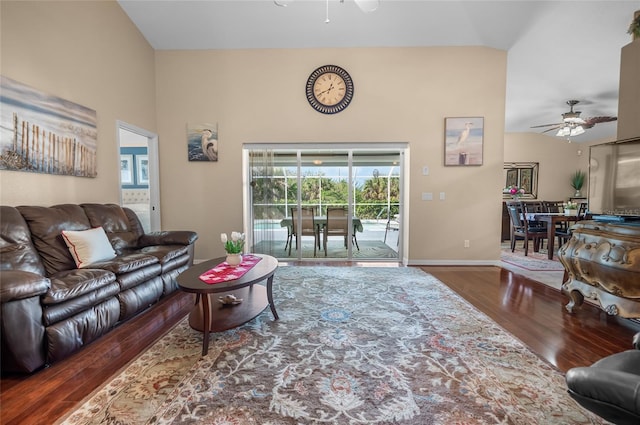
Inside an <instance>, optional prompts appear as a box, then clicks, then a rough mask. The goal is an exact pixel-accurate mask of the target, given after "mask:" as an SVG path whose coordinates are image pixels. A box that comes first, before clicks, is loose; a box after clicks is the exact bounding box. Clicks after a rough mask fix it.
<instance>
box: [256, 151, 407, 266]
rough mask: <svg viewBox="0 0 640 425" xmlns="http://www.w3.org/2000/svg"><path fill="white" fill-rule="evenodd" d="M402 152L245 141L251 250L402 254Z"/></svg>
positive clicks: (375, 256)
mask: <svg viewBox="0 0 640 425" xmlns="http://www.w3.org/2000/svg"><path fill="white" fill-rule="evenodd" d="M403 154H404V147H403V146H398V147H396V146H392V147H389V146H385V147H383V148H371V147H364V146H350V147H345V146H344V145H340V146H335V145H313V147H307V146H304V145H297V146H295V147H292V146H290V145H276V146H269V147H267V146H266V145H247V146H245V162H246V164H247V165H248V166H247V167H246V169H247V170H248V173H249V177H250V182H251V184H250V190H249V193H248V201H247V203H246V205H247V208H248V214H246V217H247V218H248V220H249V223H248V224H249V225H248V226H247V227H248V230H249V233H250V235H249V242H250V244H249V245H250V246H251V250H252V252H256V253H264V254H269V255H272V256H274V257H276V258H278V259H280V260H287V259H290V260H313V259H321V260H323V261H324V260H343V261H344V260H348V261H350V260H357V261H360V260H366V261H399V259H400V258H401V254H400V252H399V251H400V247H401V246H402V244H401V243H400V236H401V233H402V232H401V228H400V223H402V219H401V213H402V208H401V206H402V202H401V195H402V194H401V190H400V188H401V187H402V184H401V183H402V179H401V176H402V163H403V161H402V158H403V156H404V155H403Z"/></svg>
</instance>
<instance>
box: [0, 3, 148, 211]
mask: <svg viewBox="0 0 640 425" xmlns="http://www.w3.org/2000/svg"><path fill="white" fill-rule="evenodd" d="M0 8H1V9H0V10H1V12H0V13H1V15H0V19H1V25H0V28H1V41H0V42H1V49H0V51H1V52H2V53H1V54H2V57H1V61H0V73H1V74H2V75H4V76H6V77H9V78H12V79H14V80H16V81H18V82H20V83H23V84H26V85H28V86H31V87H34V88H36V89H39V90H41V91H43V92H46V93H48V94H52V95H55V96H58V97H61V98H63V99H66V100H70V101H73V102H75V103H78V104H80V105H83V106H86V107H88V108H91V109H94V110H95V111H96V113H97V120H98V151H97V158H98V166H97V167H98V176H97V177H96V178H80V177H71V176H54V175H49V174H36V173H24V172H15V171H0V203H2V204H4V205H24V204H32V205H53V204H57V203H65V202H71V203H74V202H114V203H118V202H119V199H120V198H119V196H120V192H119V187H118V185H119V181H118V174H119V173H118V168H119V153H118V146H117V137H116V135H117V130H116V120H122V121H125V122H128V123H130V124H134V125H136V126H138V127H142V128H145V129H147V130H150V131H155V127H156V121H155V118H156V117H155V85H154V83H155V81H154V80H155V71H154V51H153V49H152V48H151V46H150V45H149V44H148V43H147V42H146V40H145V39H144V37H142V35H141V34H140V32H139V31H138V30H137V28H136V27H135V26H134V25H133V24H132V23H131V21H130V20H129V18H128V17H127V15H126V14H125V13H124V12H123V11H122V9H121V8H120V6H119V5H118V4H117V3H116V2H115V1H100V2H30V1H20V2H12V1H2V2H0Z"/></svg>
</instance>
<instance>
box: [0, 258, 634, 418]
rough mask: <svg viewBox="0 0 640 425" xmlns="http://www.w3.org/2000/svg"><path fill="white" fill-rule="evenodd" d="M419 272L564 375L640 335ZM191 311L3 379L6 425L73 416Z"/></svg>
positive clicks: (491, 288) (553, 296)
mask: <svg viewBox="0 0 640 425" xmlns="http://www.w3.org/2000/svg"><path fill="white" fill-rule="evenodd" d="M287 264H296V263H295V262H293V263H287ZM314 264H318V263H309V262H307V263H303V264H300V265H307V266H308V265H314ZM324 265H332V266H343V267H348V266H350V264H349V263H339V264H337V263H327V264H324ZM360 265H361V266H363V265H366V264H360ZM368 265H369V266H376V265H375V264H368ZM420 268H421V269H423V270H424V271H426V272H427V273H431V274H432V275H434V276H435V277H436V278H438V279H439V280H441V281H442V282H444V283H445V284H446V285H447V286H449V287H450V288H451V289H453V290H454V291H455V292H457V293H458V294H459V295H460V296H462V297H463V298H464V299H466V300H467V301H468V302H469V303H471V304H472V305H474V306H475V307H476V308H477V309H479V310H480V311H482V312H484V313H485V314H486V315H487V316H489V317H490V318H491V319H493V320H494V321H495V322H496V323H498V324H499V325H500V326H502V327H503V328H504V329H505V330H507V331H509V332H510V333H512V334H513V335H515V336H516V337H517V338H519V339H520V340H521V341H522V342H523V343H524V344H525V345H527V346H528V347H529V348H530V349H531V350H532V351H533V352H535V353H536V354H537V355H538V356H539V357H541V358H543V359H544V360H546V361H548V362H549V363H551V364H552V365H555V366H556V367H557V368H558V369H559V370H561V371H563V372H564V371H566V370H568V369H569V368H571V367H574V366H583V365H588V364H591V363H593V362H594V361H596V360H598V359H600V358H602V357H604V356H606V355H609V354H613V353H616V352H619V351H623V350H626V349H629V348H630V347H631V340H632V337H633V334H635V333H636V332H640V324H638V323H637V322H635V321H630V320H625V319H620V318H616V317H612V316H608V315H607V314H606V313H604V312H603V311H602V310H600V309H598V308H596V307H593V306H589V305H585V306H583V307H582V308H581V309H579V310H578V311H577V312H576V313H574V314H570V313H568V312H567V311H566V310H565V308H564V306H565V304H566V303H567V302H568V298H567V297H566V296H564V295H563V294H562V293H561V292H560V291H558V290H555V289H553V288H550V287H548V286H546V285H543V284H541V283H538V282H535V281H533V280H530V279H528V278H526V277H523V276H520V275H517V274H514V273H512V272H510V271H507V270H504V269H500V268H498V267H471V266H446V267H445V266H442V267H436V266H429V267H420ZM192 305H193V296H192V295H191V294H185V293H182V292H176V293H174V294H172V295H171V296H169V297H167V298H166V299H164V300H162V301H161V302H160V303H158V304H157V305H156V306H154V307H153V308H152V309H150V310H148V311H146V312H144V313H142V314H140V315H139V316H137V317H134V318H132V319H130V320H128V321H127V322H125V323H123V324H121V325H119V326H118V327H117V328H116V329H114V330H112V331H111V332H110V333H108V334H107V335H105V336H103V337H102V338H100V339H99V340H97V341H95V342H93V343H92V344H90V345H88V346H87V347H85V348H84V349H83V350H81V351H80V352H79V353H76V354H75V355H73V356H71V357H69V358H68V359H66V360H64V361H61V362H59V363H57V364H53V365H52V366H50V367H48V368H46V369H43V370H40V371H38V372H36V373H34V374H32V375H28V376H22V375H20V376H17V375H9V376H3V377H2V379H1V380H0V422H1V423H2V424H7V425H9V424H26V423H30V424H31V423H43V424H44V423H51V422H53V421H55V420H56V419H58V418H60V417H62V416H64V415H65V414H67V413H69V412H70V411H72V410H73V409H74V408H75V407H76V406H77V404H78V403H79V402H80V401H82V400H83V399H84V398H85V397H87V396H88V395H90V394H91V393H92V392H93V391H95V390H96V389H98V388H99V387H101V386H102V385H103V383H105V382H107V381H108V380H109V379H110V378H111V377H112V376H113V375H114V374H115V373H117V372H119V371H120V370H121V369H122V368H123V367H125V366H126V365H127V364H128V363H130V362H131V361H132V360H134V359H135V358H136V357H137V356H139V355H140V354H141V353H143V352H144V351H145V350H146V349H147V348H148V347H149V346H150V345H151V344H153V343H154V342H155V341H156V340H157V339H158V338H160V337H161V336H162V335H164V334H165V333H166V332H168V331H169V330H170V329H171V328H172V327H173V326H174V325H175V324H176V323H178V322H179V321H180V320H181V319H182V318H183V317H185V316H186V315H187V314H188V313H189V311H190V310H191V308H192ZM34 406H37V408H34Z"/></svg>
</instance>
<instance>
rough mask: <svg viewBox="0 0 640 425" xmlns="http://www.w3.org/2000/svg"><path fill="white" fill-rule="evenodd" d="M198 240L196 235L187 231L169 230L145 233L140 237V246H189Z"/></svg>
mask: <svg viewBox="0 0 640 425" xmlns="http://www.w3.org/2000/svg"><path fill="white" fill-rule="evenodd" d="M197 239H198V234H197V233H196V232H192V231H189V230H171V231H164V232H151V233H145V234H144V235H142V236H141V237H140V240H139V241H138V244H139V245H140V246H151V245H162V244H165V245H190V244H193V243H195V241H196V240H197Z"/></svg>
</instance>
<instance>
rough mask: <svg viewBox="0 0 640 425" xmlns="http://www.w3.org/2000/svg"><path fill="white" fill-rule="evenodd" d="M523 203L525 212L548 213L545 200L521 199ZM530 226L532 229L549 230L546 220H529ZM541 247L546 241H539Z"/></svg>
mask: <svg viewBox="0 0 640 425" xmlns="http://www.w3.org/2000/svg"><path fill="white" fill-rule="evenodd" d="M521 205H522V208H523V211H524V213H525V214H535V213H546V212H547V210H546V208H545V206H544V202H543V201H521ZM527 224H528V226H529V229H531V230H537V229H543V230H544V231H545V232H546V231H547V223H545V222H544V221H537V220H528V223H527ZM539 243H540V246H539V248H543V245H544V241H543V240H540V241H539Z"/></svg>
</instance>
